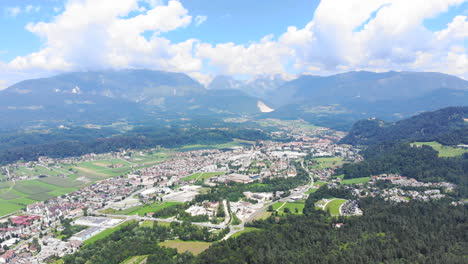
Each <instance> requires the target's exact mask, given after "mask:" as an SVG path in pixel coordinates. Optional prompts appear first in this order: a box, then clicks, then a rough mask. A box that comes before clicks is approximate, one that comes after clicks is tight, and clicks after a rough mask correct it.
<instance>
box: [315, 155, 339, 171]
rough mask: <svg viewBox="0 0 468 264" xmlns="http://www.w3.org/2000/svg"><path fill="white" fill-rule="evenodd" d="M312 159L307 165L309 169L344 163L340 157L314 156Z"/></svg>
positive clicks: (333, 166) (331, 166)
mask: <svg viewBox="0 0 468 264" xmlns="http://www.w3.org/2000/svg"><path fill="white" fill-rule="evenodd" d="M312 161H313V164H312V165H310V166H309V167H310V168H311V169H326V168H336V167H339V166H342V165H343V164H344V160H343V158H342V157H323V158H314V159H313V160H312Z"/></svg>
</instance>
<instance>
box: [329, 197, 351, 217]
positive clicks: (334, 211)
mask: <svg viewBox="0 0 468 264" xmlns="http://www.w3.org/2000/svg"><path fill="white" fill-rule="evenodd" d="M344 202H346V200H345V199H335V200H333V201H331V202H329V203H328V204H327V206H326V207H325V210H330V214H331V215H332V216H339V215H340V206H341V205H342V204H343V203H344Z"/></svg>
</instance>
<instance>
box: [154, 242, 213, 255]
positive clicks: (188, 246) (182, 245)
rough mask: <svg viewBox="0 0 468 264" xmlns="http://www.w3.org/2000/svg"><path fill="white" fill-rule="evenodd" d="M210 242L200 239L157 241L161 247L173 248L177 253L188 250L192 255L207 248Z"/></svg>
mask: <svg viewBox="0 0 468 264" xmlns="http://www.w3.org/2000/svg"><path fill="white" fill-rule="evenodd" d="M211 244H213V243H210V242H202V241H182V240H179V239H176V240H167V241H164V242H162V243H159V245H160V246H162V247H168V248H175V249H177V252H179V253H182V252H187V251H189V252H191V253H192V254H194V255H198V254H200V253H202V252H203V251H205V250H206V249H207V248H209V247H210V246H211Z"/></svg>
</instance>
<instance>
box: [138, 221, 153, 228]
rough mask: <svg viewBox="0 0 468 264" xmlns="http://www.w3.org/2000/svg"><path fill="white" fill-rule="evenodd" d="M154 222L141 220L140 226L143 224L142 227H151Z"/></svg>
mask: <svg viewBox="0 0 468 264" xmlns="http://www.w3.org/2000/svg"><path fill="white" fill-rule="evenodd" d="M154 222H155V221H143V222H142V223H141V224H140V226H143V227H150V228H151V227H153V226H154Z"/></svg>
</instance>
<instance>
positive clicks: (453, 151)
mask: <svg viewBox="0 0 468 264" xmlns="http://www.w3.org/2000/svg"><path fill="white" fill-rule="evenodd" d="M413 144H414V145H415V146H422V145H425V146H430V147H432V148H433V149H435V150H437V152H439V157H443V158H450V157H456V156H461V155H463V154H464V153H468V149H462V148H456V147H451V146H444V145H442V144H440V143H439V142H435V141H432V142H414V143H413Z"/></svg>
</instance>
